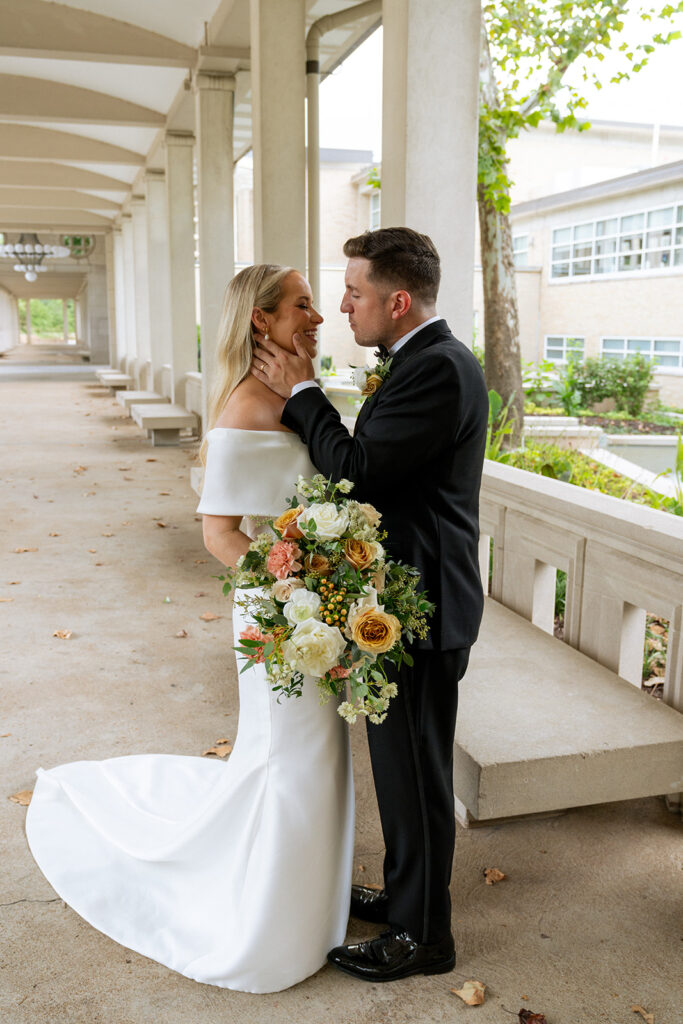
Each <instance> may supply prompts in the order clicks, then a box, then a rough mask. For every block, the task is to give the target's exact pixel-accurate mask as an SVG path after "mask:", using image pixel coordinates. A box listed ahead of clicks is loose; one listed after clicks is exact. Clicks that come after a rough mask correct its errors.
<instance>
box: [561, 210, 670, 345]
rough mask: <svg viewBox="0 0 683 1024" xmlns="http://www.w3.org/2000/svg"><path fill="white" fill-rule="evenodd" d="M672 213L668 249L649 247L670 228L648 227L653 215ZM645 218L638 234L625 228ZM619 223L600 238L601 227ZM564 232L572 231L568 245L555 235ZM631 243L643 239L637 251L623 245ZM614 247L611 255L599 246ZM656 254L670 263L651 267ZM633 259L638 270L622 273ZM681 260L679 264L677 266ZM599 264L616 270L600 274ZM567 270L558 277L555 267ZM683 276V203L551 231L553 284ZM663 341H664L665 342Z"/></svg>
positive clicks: (629, 212) (613, 215)
mask: <svg viewBox="0 0 683 1024" xmlns="http://www.w3.org/2000/svg"><path fill="white" fill-rule="evenodd" d="M668 209H670V210H671V211H672V217H671V222H670V230H671V241H670V243H669V245H668V246H661V245H659V246H648V244H647V241H648V234H654V233H655V232H662V231H666V230H667V226H666V225H665V226H664V227H656V226H652V227H650V226H649V225H648V218H649V216H650V214H653V213H657V212H659V211H660V210H668ZM637 217H641V218H642V226H641V227H640V228H639V229H638V230H630V229H623V228H622V221H624V220H626V219H627V218H637ZM611 220H616V222H617V226H616V230H613V231H611V232H609V233H607V234H601V235H598V233H597V225H598V224H599V223H601V222H604V221H611ZM587 227H590V228H591V234H590V237H584V238H581V237H577V236H576V232H577V231H579V230H580V229H585V228H587ZM560 231H569V233H570V234H569V239H568V240H567V241H565V242H556V241H555V235H556V233H557V232H560ZM678 231H680V232H681V236H680V237H681V240H680V241H677V238H676V235H677V232H678ZM627 239H632V240H635V239H639V240H640V243H641V244H640V246H636V247H634V248H632V249H631V248H626V247H624V246H623V244H622V243H623V242H625V241H626V240H627ZM605 243H612V244H613V248H612V249H611V251H610V247H609V245H608V246H607V251H603V252H598V251H597V246H598V244H602V245H603V246H604V245H605ZM582 247H583V249H584V250H586V249H588V248H589V247H590V252H584V253H583V254H581V253H578V254H577V253H576V251H575V250H576V249H580V248H582ZM557 250H562V251H566V253H567V254H566V255H564V256H560V257H556V256H555V252H556V251H557ZM656 253H660V254H663V253H666V254H667V255H668V259H669V263H668V264H667V265H665V266H659V267H655V266H647V265H646V263H647V262H648V256H651V255H653V254H656ZM629 257H635V258H636V261H637V262H638V264H639V265H638V266H634V267H626V268H624V269H620V264H621V262H622V260H623V261H626V260H627V259H629ZM677 257H678V260H679V262H676V260H677ZM598 260H604V261H608V260H609V261H611V262H612V264H613V266H612V267H611V269H609V270H605V271H599V270H596V269H595V268H596V263H597V261H598ZM577 264H578V265H580V266H581V267H582V269H581V271H580V272H578V273H577V272H575V269H574V268H575V266H576V265H577ZM558 266H559V267H566V268H567V273H566V274H555V273H554V271H555V267H558ZM681 273H683V199H681V200H680V201H679V200H673V201H672V202H670V203H668V204H666V203H664V204H663V203H657V204H656V205H654V206H649V207H643V208H640V209H638V210H631V211H628V212H615V213H612V212H610V213H608V214H606V215H604V216H602V217H593V218H592V219H588V220H578V221H572V223H570V224H561V225H557V226H554V227H552V228H551V234H550V272H549V276H548V279H549V281H550V282H551V283H552V284H566V283H567V282H569V281H577V280H582V281H586V280H591V281H605V280H614V279H617V280H623V279H624V277H627V278H628V277H639V276H645V277H649V276H651V275H655V276H661V275H675V274H681ZM662 340H663V339H662Z"/></svg>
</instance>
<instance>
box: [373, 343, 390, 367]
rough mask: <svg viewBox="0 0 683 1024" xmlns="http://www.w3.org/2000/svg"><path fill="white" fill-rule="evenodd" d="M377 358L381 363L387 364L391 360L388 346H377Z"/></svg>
mask: <svg viewBox="0 0 683 1024" xmlns="http://www.w3.org/2000/svg"><path fill="white" fill-rule="evenodd" d="M375 357H376V358H377V359H378V360H379V361H380V363H384V362H386V360H387V359H388V358H389V349H388V348H387V347H386V345H378V346H377V350H376V352H375Z"/></svg>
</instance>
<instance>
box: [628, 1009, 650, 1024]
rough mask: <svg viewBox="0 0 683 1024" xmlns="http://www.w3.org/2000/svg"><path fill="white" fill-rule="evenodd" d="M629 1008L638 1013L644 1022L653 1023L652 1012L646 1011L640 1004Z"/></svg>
mask: <svg viewBox="0 0 683 1024" xmlns="http://www.w3.org/2000/svg"><path fill="white" fill-rule="evenodd" d="M631 1009H632V1010H633V1012H634V1013H639V1014H640V1016H641V1017H642V1018H643V1020H644V1021H645V1024H655V1015H654V1013H648V1012H647V1010H645V1009H644V1008H643V1007H642V1006H632V1007H631Z"/></svg>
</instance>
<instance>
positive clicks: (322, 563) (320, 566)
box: [304, 555, 332, 576]
mask: <svg viewBox="0 0 683 1024" xmlns="http://www.w3.org/2000/svg"><path fill="white" fill-rule="evenodd" d="M304 569H305V570H306V572H314V573H317V575H318V576H329V575H330V573H331V572H332V568H331V566H330V563H329V561H328V559H327V558H325V556H324V555H306V557H305V558H304Z"/></svg>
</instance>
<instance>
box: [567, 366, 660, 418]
mask: <svg viewBox="0 0 683 1024" xmlns="http://www.w3.org/2000/svg"><path fill="white" fill-rule="evenodd" d="M570 365H571V364H570ZM654 371H655V366H654V364H653V363H651V362H650V361H649V360H648V359H645V357H644V356H642V355H640V354H639V355H635V356H629V357H628V358H627V359H606V358H605V357H592V358H588V359H586V360H585V361H584V362H583V363H577V364H576V365H575V366H574V368H573V371H572V372H573V380H574V383H575V386H576V388H577V390H578V393H579V403H578V404H579V406H581V407H582V406H591V405H594V404H595V403H596V402H600V401H602V399H604V398H613V399H614V401H615V404H616V407H617V411H619V412H624V413H627V414H628V415H629V416H632V417H638V416H639V415H640V413H641V411H642V408H643V402H644V401H645V395H646V394H647V389H648V388H649V386H650V382H651V380H652V375H653V373H654Z"/></svg>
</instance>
